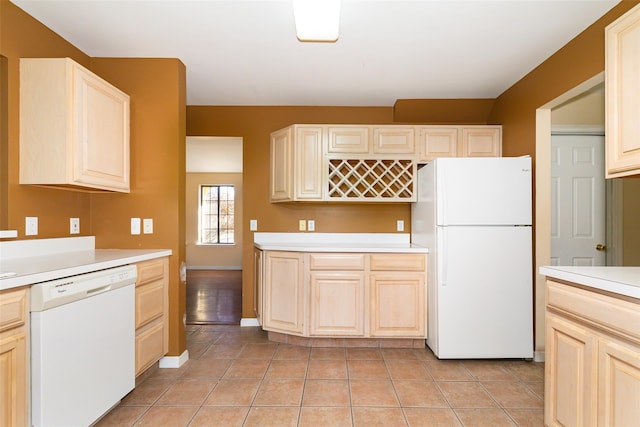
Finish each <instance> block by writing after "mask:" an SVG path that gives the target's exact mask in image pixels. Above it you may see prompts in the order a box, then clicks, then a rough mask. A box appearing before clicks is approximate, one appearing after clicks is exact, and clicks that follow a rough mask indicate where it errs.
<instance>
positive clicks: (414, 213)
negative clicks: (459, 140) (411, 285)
mask: <svg viewBox="0 0 640 427" xmlns="http://www.w3.org/2000/svg"><path fill="white" fill-rule="evenodd" d="M417 186H418V188H417V190H418V198H417V202H416V203H414V204H413V205H412V208H411V220H412V225H411V237H412V243H414V244H417V245H421V246H426V247H428V248H429V258H428V264H427V277H428V281H427V345H428V346H429V347H430V348H431V350H433V352H434V354H435V355H436V357H438V358H440V359H458V358H460V359H466V358H527V359H528V358H532V357H533V287H532V281H533V274H532V263H533V258H532V247H531V245H532V244H531V239H532V237H531V210H532V209H531V206H532V205H531V193H532V191H531V158H530V157H501V158H497V157H491V158H439V159H436V160H434V161H433V162H431V163H429V164H427V165H425V166H424V167H422V168H421V169H420V170H419V171H418V182H417Z"/></svg>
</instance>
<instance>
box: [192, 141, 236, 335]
mask: <svg viewBox="0 0 640 427" xmlns="http://www.w3.org/2000/svg"><path fill="white" fill-rule="evenodd" d="M186 153H187V155H186V157H187V165H186V174H187V176H186V192H185V194H186V196H185V197H186V201H185V202H186V203H185V205H186V222H187V224H186V227H185V228H186V264H187V297H186V314H187V323H188V324H221V323H222V324H239V323H240V319H241V316H242V233H243V229H242V222H243V221H242V194H243V193H242V138H235V137H205V136H198V137H187V147H186Z"/></svg>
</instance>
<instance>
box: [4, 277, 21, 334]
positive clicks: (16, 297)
mask: <svg viewBox="0 0 640 427" xmlns="http://www.w3.org/2000/svg"><path fill="white" fill-rule="evenodd" d="M27 313H28V309H27V289H24V288H22V289H17V290H16V289H10V290H6V291H2V292H0V332H2V331H6V330H8V329H12V328H17V327H18V326H22V325H24V324H25V322H26V321H27Z"/></svg>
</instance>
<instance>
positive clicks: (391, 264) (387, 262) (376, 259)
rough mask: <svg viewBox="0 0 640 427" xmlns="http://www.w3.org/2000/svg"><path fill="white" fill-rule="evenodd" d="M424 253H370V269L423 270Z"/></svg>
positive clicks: (424, 262)
mask: <svg viewBox="0 0 640 427" xmlns="http://www.w3.org/2000/svg"><path fill="white" fill-rule="evenodd" d="M425 269H426V257H425V256H424V254H371V270H372V271H425Z"/></svg>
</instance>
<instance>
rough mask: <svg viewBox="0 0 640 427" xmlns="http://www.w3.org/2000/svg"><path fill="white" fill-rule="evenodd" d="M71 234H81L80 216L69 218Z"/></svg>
mask: <svg viewBox="0 0 640 427" xmlns="http://www.w3.org/2000/svg"><path fill="white" fill-rule="evenodd" d="M69 234H80V218H69Z"/></svg>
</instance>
